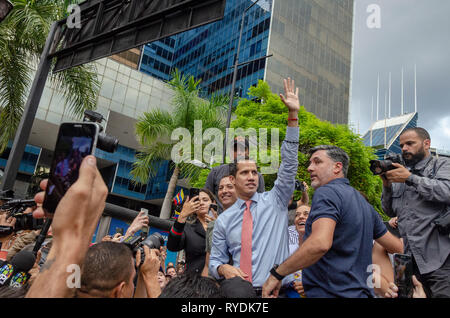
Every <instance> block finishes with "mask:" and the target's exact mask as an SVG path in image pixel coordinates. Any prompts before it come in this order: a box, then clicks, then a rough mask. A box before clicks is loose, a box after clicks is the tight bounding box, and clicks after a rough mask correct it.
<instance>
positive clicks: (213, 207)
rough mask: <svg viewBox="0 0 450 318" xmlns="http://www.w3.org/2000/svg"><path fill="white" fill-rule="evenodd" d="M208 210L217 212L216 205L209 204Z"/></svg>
mask: <svg viewBox="0 0 450 318" xmlns="http://www.w3.org/2000/svg"><path fill="white" fill-rule="evenodd" d="M209 209H213V210H214V211H216V212H217V204H210V205H209Z"/></svg>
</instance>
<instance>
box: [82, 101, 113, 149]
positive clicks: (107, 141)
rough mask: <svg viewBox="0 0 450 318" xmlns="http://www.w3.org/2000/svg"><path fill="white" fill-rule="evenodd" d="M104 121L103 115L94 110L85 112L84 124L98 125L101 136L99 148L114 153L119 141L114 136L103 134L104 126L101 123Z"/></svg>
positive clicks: (98, 142) (99, 136)
mask: <svg viewBox="0 0 450 318" xmlns="http://www.w3.org/2000/svg"><path fill="white" fill-rule="evenodd" d="M103 120H104V118H103V115H102V114H99V113H97V112H94V111H92V110H85V111H84V118H83V121H84V122H91V123H96V124H97V125H98V127H99V131H100V133H99V135H98V140H97V148H99V149H101V150H103V151H106V152H110V153H113V152H115V151H116V150H117V146H118V145H119V139H117V138H116V137H113V136H108V135H107V134H105V133H104V132H103V126H102V125H101V122H102V121H103Z"/></svg>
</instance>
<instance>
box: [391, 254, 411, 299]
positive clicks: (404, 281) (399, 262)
mask: <svg viewBox="0 0 450 318" xmlns="http://www.w3.org/2000/svg"><path fill="white" fill-rule="evenodd" d="M412 275H413V266H412V259H411V256H410V255H405V254H394V284H395V285H397V287H398V298H411V297H412V294H413V282H412Z"/></svg>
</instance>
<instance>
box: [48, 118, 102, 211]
mask: <svg viewBox="0 0 450 318" xmlns="http://www.w3.org/2000/svg"><path fill="white" fill-rule="evenodd" d="M98 134H99V126H98V125H97V124H95V123H63V124H61V126H60V128H59V133H58V139H57V142H56V147H55V152H54V155H53V159H52V165H51V168H50V176H49V179H48V184H47V187H46V190H45V198H44V203H43V209H44V211H45V212H46V213H49V214H54V213H55V211H56V207H57V206H58V203H59V201H60V200H61V198H62V197H63V196H64V195H65V194H66V192H67V190H68V189H69V188H70V187H71V186H72V185H73V184H74V183H75V182H76V181H77V180H78V175H79V170H80V166H81V162H82V161H83V159H84V158H85V157H86V156H88V155H92V154H94V153H95V148H96V145H97V139H98Z"/></svg>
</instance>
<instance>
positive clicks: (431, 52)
mask: <svg viewBox="0 0 450 318" xmlns="http://www.w3.org/2000/svg"><path fill="white" fill-rule="evenodd" d="M355 2H356V11H355V35H354V38H355V42H354V59H353V81H352V100H351V103H350V124H351V125H352V126H353V127H358V126H359V127H360V133H361V134H364V133H365V132H366V131H367V130H368V129H369V127H370V124H371V107H372V106H371V100H372V97H374V99H375V107H376V94H377V76H378V74H379V75H380V102H379V117H380V119H381V118H384V107H385V102H384V98H385V93H386V92H388V83H389V81H388V78H389V72H391V73H392V95H391V98H392V100H391V101H392V116H397V115H399V114H400V104H401V102H400V100H401V85H400V83H401V80H400V78H401V75H400V74H401V69H402V67H403V68H404V74H405V77H404V79H405V81H404V107H405V111H406V112H413V111H414V65H417V98H418V112H419V122H418V125H419V126H421V127H423V128H425V129H427V130H428V131H430V132H431V131H433V132H434V133H433V136H432V138H433V141H437V142H439V144H440V147H442V148H444V149H446V150H450V135H449V134H447V132H448V128H446V126H445V125H447V126H450V122H449V121H445V120H447V118H450V107H449V106H450V63H448V58H449V56H450V35H449V30H450V19H448V12H450V1H442V0H428V1H422V0H396V1H392V0H355ZM370 4H378V5H379V6H380V8H381V29H369V28H368V27H367V23H366V22H367V17H368V16H369V13H367V12H366V9H367V6H369V5H370ZM374 117H376V115H375V116H374ZM444 119H445V120H444ZM438 122H439V123H440V126H439V127H441V129H440V130H438V129H437V128H436V123H438ZM358 123H359V125H358ZM444 129H445V131H446V132H445V133H444Z"/></svg>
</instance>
